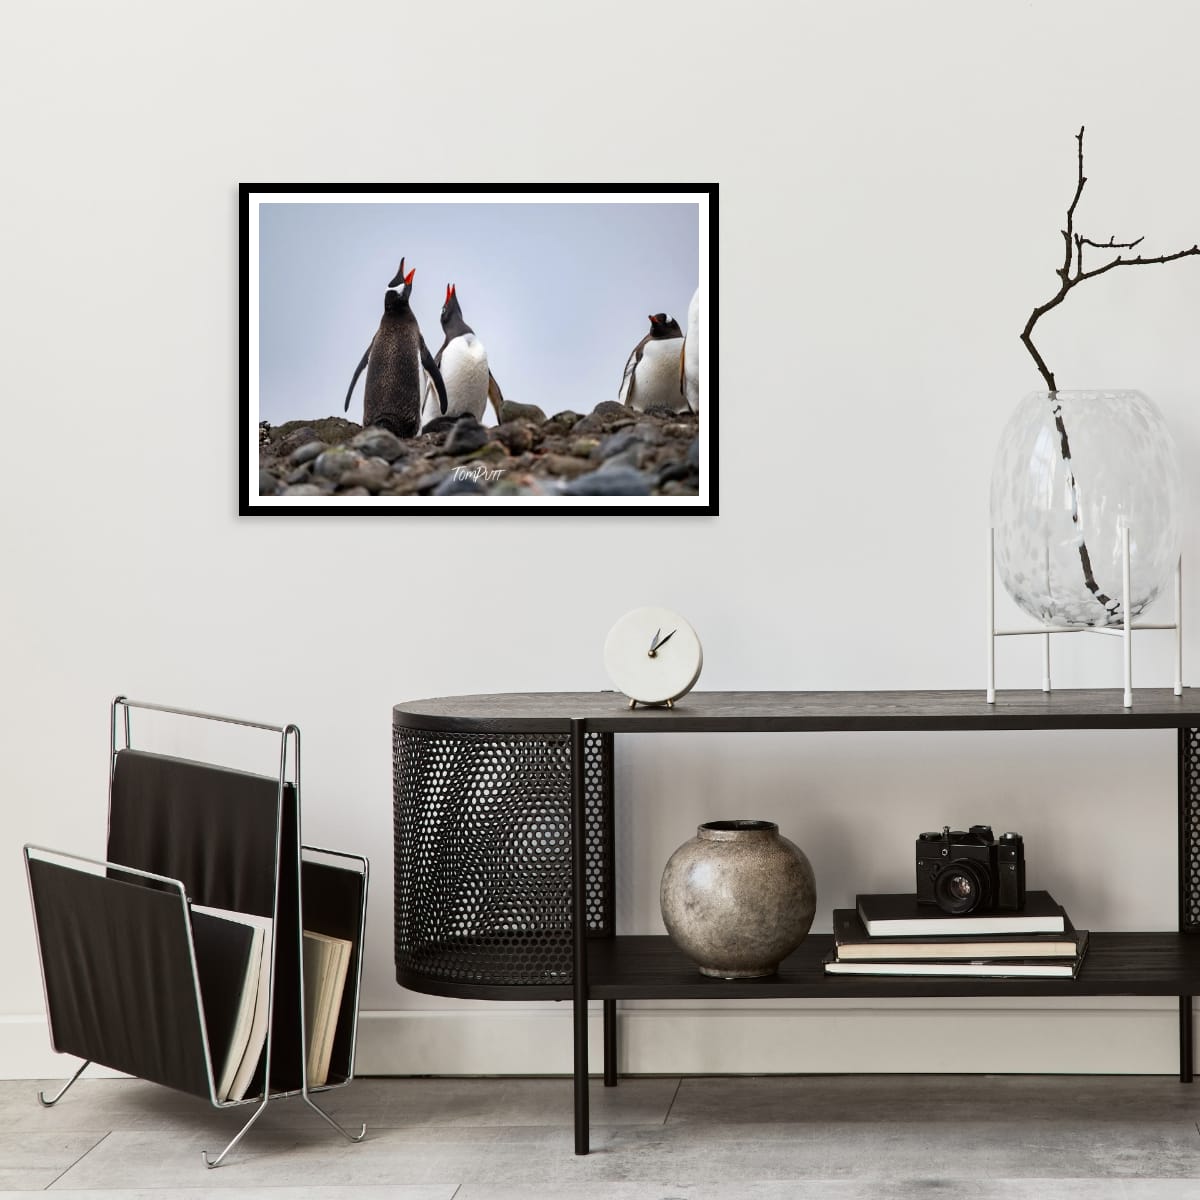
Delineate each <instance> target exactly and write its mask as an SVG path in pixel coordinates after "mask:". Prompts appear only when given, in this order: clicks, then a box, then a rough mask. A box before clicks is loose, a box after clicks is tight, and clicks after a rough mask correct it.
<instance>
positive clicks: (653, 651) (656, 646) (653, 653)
mask: <svg viewBox="0 0 1200 1200" xmlns="http://www.w3.org/2000/svg"><path fill="white" fill-rule="evenodd" d="M660 633H662V630H661V629H659V630H658V631H657V632H656V633H655V635H654V641H652V642H651V643H650V650H649V657H650V658H657V657H658V652H659V651H660V650H661V649H662V648H663V647H664V646H665V645H666V644H667V643H668V642H669V641H670V640H671V639H672V638H673V637H674V636H675V633H676V631H675V630H674V629H672V630H671V632H670V633H668V634H667V636H666V637H665V638H663V640H662V641H661V642H660V641H659V640H658V635H659V634H660Z"/></svg>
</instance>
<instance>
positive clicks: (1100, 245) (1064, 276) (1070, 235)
mask: <svg viewBox="0 0 1200 1200" xmlns="http://www.w3.org/2000/svg"><path fill="white" fill-rule="evenodd" d="M1075 141H1076V142H1077V143H1078V144H1079V152H1078V162H1079V167H1078V174H1077V178H1076V182H1075V195H1074V196H1073V197H1072V198H1071V204H1070V206H1069V207H1068V208H1067V227H1066V229H1064V230H1062V236H1063V243H1064V246H1065V253H1064V256H1063V265H1062V266H1061V267H1059V268H1058V269H1057V270H1056V271H1055V272H1054V273H1055V274H1056V275H1057V276H1058V281H1059V282H1058V291H1057V292H1055V293H1054V295H1053V296H1051V297H1050V299H1049V300H1047V301H1046V302H1045V304H1039V305H1038V306H1037V308H1035V309H1034V310H1033V312H1031V313H1030V314H1029V320H1028V321H1026V322H1025V328H1024V329H1023V330H1021V341H1022V342H1023V343H1024V344H1025V349H1026V350H1028V351H1029V353H1030V354H1031V355H1033V361H1034V362H1035V363H1037V369H1038V371H1039V372H1040V374H1041V376H1042V378H1043V379H1044V380H1045V381H1046V387H1047V388H1049V390H1050V391H1052V392H1056V391H1058V385H1057V384H1056V383H1055V382H1054V372H1053V371H1051V370H1050V368H1049V367H1048V366H1047V365H1046V360H1045V359H1044V358H1042V356H1041V354H1040V353H1039V352H1038V348H1037V347H1036V346H1035V345H1034V344H1033V327H1034V326H1035V325H1036V324H1037V323H1038V320H1039V319H1040V318H1041V317H1044V316H1045V315H1046V313H1048V312H1050V310H1051V309H1054V308H1057V307H1058V306H1059V305H1060V304H1061V303H1062V302H1063V301H1064V300H1065V299H1066V298H1067V293H1068V292H1070V290H1071V289H1072V288H1073V287H1078V286H1079V284H1081V283H1082V282H1083V281H1084V280H1085V279H1095V278H1096V276H1097V275H1105V274H1107V273H1108V272H1109V271H1111V270H1113V268H1114V267H1149V266H1152V265H1154V264H1155V263H1169V262H1174V261H1175V260H1176V259H1177V258H1188V257H1190V256H1192V255H1198V254H1200V244H1196V245H1193V246H1191V247H1190V248H1189V249H1187V250H1177V251H1176V252H1175V253H1174V254H1158V255H1155V256H1154V257H1153V258H1146V257H1145V256H1143V255H1141V254H1137V255H1134V256H1133V257H1132V258H1126V257H1125V256H1124V255H1122V254H1118V255H1117V256H1116V257H1115V258H1113V259H1110V260H1109V261H1108V262H1106V263H1105V264H1104V265H1103V266H1100V267H1093V268H1092V269H1091V270H1088V271H1085V270H1084V267H1083V248H1084V247H1085V246H1090V247H1092V248H1093V249H1096V250H1135V249H1137V247H1138V246H1140V245H1141V244H1142V242H1144V241H1145V240H1146V239H1145V238H1144V237H1139V238H1136V239H1135V240H1134V241H1132V242H1118V241H1117V240H1116V237H1115V236H1113V237H1110V238H1109V239H1108V241H1107V242H1097V241H1093V240H1092V239H1091V238H1089V237H1084V236H1083V235H1082V234H1079V233H1076V232H1075V209H1076V207H1077V206H1078V204H1079V197H1080V196H1082V195H1083V186H1084V184H1085V183H1087V176H1086V175H1084V173H1083V126H1080V129H1079V132H1078V133H1077V134H1076V135H1075Z"/></svg>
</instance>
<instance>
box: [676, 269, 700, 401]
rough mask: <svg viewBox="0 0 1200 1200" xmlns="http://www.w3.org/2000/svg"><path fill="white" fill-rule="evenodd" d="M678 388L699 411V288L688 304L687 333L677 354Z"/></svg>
mask: <svg viewBox="0 0 1200 1200" xmlns="http://www.w3.org/2000/svg"><path fill="white" fill-rule="evenodd" d="M679 388H680V391H682V392H683V397H684V399H685V400H686V401H687V402H688V408H690V409H691V410H692V412H699V411H700V289H699V288H697V289H696V294H695V295H694V296H693V297H692V302H691V304H689V305H688V327H687V335H686V336H685V337H684V339H683V352H682V353H681V354H680V356H679Z"/></svg>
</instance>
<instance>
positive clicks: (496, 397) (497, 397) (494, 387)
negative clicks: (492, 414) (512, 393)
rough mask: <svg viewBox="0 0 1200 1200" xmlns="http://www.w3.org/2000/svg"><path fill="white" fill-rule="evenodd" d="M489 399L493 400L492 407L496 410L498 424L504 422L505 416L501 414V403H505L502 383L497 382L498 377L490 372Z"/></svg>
mask: <svg viewBox="0 0 1200 1200" xmlns="http://www.w3.org/2000/svg"><path fill="white" fill-rule="evenodd" d="M488 399H489V400H490V401H491V402H492V407H493V408H494V409H495V410H496V424H497V425H501V424H503V418H502V417H501V416H500V405H502V404H503V403H504V396H503V395H502V394H501V391H500V385H499V384H498V383H497V382H496V377H495V375H493V374H492V373H491V371H489V372H488Z"/></svg>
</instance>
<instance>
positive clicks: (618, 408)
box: [592, 400, 629, 417]
mask: <svg viewBox="0 0 1200 1200" xmlns="http://www.w3.org/2000/svg"><path fill="white" fill-rule="evenodd" d="M628 411H629V409H627V408H626V407H625V405H623V404H619V403H618V402H617V401H616V400H601V401H600V403H599V404H597V405H596V407H595V408H593V409H592V415H593V416H597V417H620V416H623V415H624V414H625V413H627V412H628Z"/></svg>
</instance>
